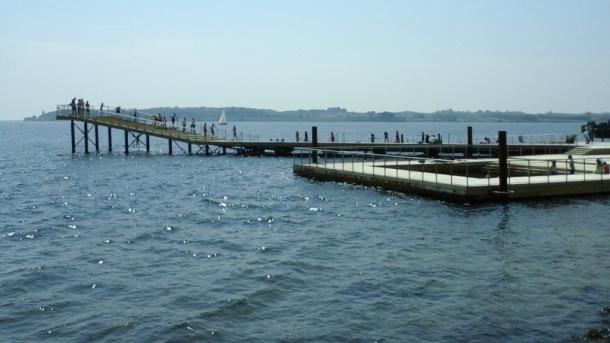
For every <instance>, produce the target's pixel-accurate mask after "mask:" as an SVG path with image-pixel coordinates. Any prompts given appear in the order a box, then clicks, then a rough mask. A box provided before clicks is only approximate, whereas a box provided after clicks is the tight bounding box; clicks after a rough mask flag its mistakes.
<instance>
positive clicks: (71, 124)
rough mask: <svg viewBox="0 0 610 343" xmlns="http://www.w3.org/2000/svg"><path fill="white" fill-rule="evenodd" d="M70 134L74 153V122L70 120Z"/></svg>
mask: <svg viewBox="0 0 610 343" xmlns="http://www.w3.org/2000/svg"><path fill="white" fill-rule="evenodd" d="M70 134H71V137H72V153H73V154H75V153H76V140H75V139H74V120H70Z"/></svg>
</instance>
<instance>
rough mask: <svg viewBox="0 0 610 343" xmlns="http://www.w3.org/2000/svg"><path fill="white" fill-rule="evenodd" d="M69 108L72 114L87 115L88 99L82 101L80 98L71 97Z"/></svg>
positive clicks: (89, 110)
mask: <svg viewBox="0 0 610 343" xmlns="http://www.w3.org/2000/svg"><path fill="white" fill-rule="evenodd" d="M70 109H71V110H72V115H73V116H88V115H90V114H91V108H90V105H89V101H88V100H87V101H84V100H83V99H82V98H81V99H78V100H76V98H72V101H70Z"/></svg>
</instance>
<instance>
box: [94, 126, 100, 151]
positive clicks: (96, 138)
mask: <svg viewBox="0 0 610 343" xmlns="http://www.w3.org/2000/svg"><path fill="white" fill-rule="evenodd" d="M94 128H95V152H96V153H98V154H99V152H100V135H99V133H98V129H97V124H95V126H94Z"/></svg>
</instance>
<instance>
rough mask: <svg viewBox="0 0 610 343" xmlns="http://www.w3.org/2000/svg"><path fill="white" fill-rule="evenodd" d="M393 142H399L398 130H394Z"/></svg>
mask: <svg viewBox="0 0 610 343" xmlns="http://www.w3.org/2000/svg"><path fill="white" fill-rule="evenodd" d="M394 143H400V135H399V134H398V130H396V136H395V138H394Z"/></svg>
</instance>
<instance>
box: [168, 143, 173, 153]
mask: <svg viewBox="0 0 610 343" xmlns="http://www.w3.org/2000/svg"><path fill="white" fill-rule="evenodd" d="M167 143H168V144H169V155H171V154H172V148H173V144H172V140H171V139H168V140H167Z"/></svg>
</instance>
